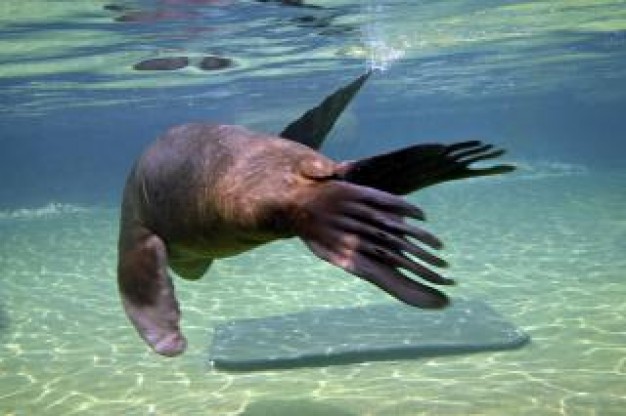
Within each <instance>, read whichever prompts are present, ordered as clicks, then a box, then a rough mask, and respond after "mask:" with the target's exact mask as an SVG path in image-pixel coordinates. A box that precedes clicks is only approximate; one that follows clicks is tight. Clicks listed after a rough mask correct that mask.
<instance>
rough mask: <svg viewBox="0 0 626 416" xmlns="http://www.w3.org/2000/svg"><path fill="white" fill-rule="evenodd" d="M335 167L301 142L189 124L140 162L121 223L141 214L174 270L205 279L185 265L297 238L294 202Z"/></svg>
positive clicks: (235, 128)
mask: <svg viewBox="0 0 626 416" xmlns="http://www.w3.org/2000/svg"><path fill="white" fill-rule="evenodd" d="M336 166H337V164H336V163H334V162H332V161H331V160H330V159H328V158H326V157H324V156H322V155H321V154H319V153H317V152H315V151H313V150H312V149H310V148H308V147H306V146H303V145H301V144H299V143H295V142H292V141H288V140H285V139H281V138H278V137H273V136H269V135H263V134H259V133H254V132H251V131H249V130H247V129H245V128H243V127H239V126H229V125H215V124H186V125H182V126H178V127H175V128H173V129H171V130H170V131H169V132H168V133H166V134H165V135H164V136H163V137H161V138H160V139H159V140H157V141H156V142H155V143H154V144H153V145H152V146H151V147H150V148H148V149H147V150H146V152H145V153H144V154H143V155H142V157H141V158H140V159H139V160H138V162H137V164H136V166H135V168H134V169H133V172H132V174H131V176H130V178H129V181H128V184H127V189H126V191H125V201H126V203H125V205H124V208H123V209H124V212H123V218H126V217H130V216H132V215H133V214H131V213H139V220H140V222H141V223H142V224H144V225H145V226H146V227H147V228H149V229H151V230H155V231H156V232H157V233H158V235H159V236H160V237H161V238H162V239H163V240H164V241H166V242H167V246H168V255H169V261H170V264H174V265H176V264H180V265H181V266H180V267H179V268H178V269H177V268H176V266H174V269H175V270H176V271H177V272H179V274H180V275H182V276H183V277H188V278H193V277H199V276H194V275H193V273H191V272H185V270H184V267H183V265H184V264H185V263H189V262H193V261H194V260H203V259H216V258H222V257H228V256H233V255H236V254H239V253H241V252H244V251H247V250H250V249H252V248H254V247H256V246H258V245H260V244H263V243H266V242H268V241H271V240H274V239H277V238H286V237H292V236H294V235H295V233H294V230H293V224H292V222H293V219H292V218H291V216H292V214H295V212H292V210H295V209H296V205H297V204H296V202H297V201H302V200H303V199H306V198H307V196H306V195H305V194H306V193H311V192H315V190H314V189H315V187H316V185H317V182H318V181H317V180H316V179H315V178H314V177H313V176H315V175H316V174H317V175H318V176H319V177H322V176H324V175H329V174H331V173H332V172H333V170H334V169H335V168H336ZM307 171H308V173H309V175H311V177H306V172H307ZM127 211H129V212H128V213H127ZM135 215H136V214H135Z"/></svg>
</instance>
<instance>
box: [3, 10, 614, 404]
mask: <svg viewBox="0 0 626 416" xmlns="http://www.w3.org/2000/svg"><path fill="white" fill-rule="evenodd" d="M0 34H1V35H0V181H1V186H0V413H1V414H3V415H83V414H84V415H112V414H121V415H246V416H253V415H257V416H258V415H271V416H274V415H278V416H285V415H301V416H308V415H338V416H344V415H345V416H347V415H355V416H356V415H380V416H382V415H407V416H409V415H568V416H582V415H622V414H624V409H626V256H625V255H624V248H625V247H626V246H625V244H624V241H626V158H625V155H626V117H625V114H626V70H625V68H626V1H618V0H594V1H588V0H585V1H583V0H553V1H504V0H502V1H491V0H488V1H487V0H481V1H478V0H451V1H445V2H444V1H434V0H419V1H410V0H83V1H71V0H54V1H50V0H4V1H2V2H0ZM367 71H371V75H370V76H369V78H368V79H367V82H365V83H364V85H362V86H361V88H360V91H358V94H355V96H354V97H349V98H347V101H349V102H348V103H347V106H346V108H345V109H343V112H341V111H340V112H341V114H340V115H339V116H338V120H337V123H336V124H335V125H334V127H333V128H332V130H331V131H330V133H329V134H328V135H327V137H325V140H324V142H323V145H322V146H321V149H320V152H321V153H323V154H324V155H326V156H327V157H329V158H331V159H333V160H336V161H344V160H346V161H351V160H359V159H363V158H370V157H372V156H374V155H378V154H381V153H387V152H390V151H393V150H396V149H399V148H403V147H407V146H412V145H415V144H423V143H444V144H452V143H456V142H463V141H467V140H481V141H483V142H485V143H489V144H493V145H495V147H496V148H497V149H505V150H506V153H505V154H504V155H501V156H499V157H498V159H497V160H484V161H483V160H478V161H477V163H476V166H475V167H476V168H477V169H479V168H481V167H489V166H494V165H498V164H511V165H515V166H516V169H515V171H513V172H510V173H506V174H502V175H493V176H487V177H481V178H470V179H464V180H459V181H450V182H446V183H443V184H437V185H436V186H432V187H428V188H427V189H424V190H419V191H417V192H411V193H410V194H409V195H407V196H406V200H407V201H409V202H410V203H412V204H414V205H416V206H418V207H420V208H421V209H423V211H424V212H425V214H426V216H427V221H425V222H420V221H415V222H413V221H412V220H411V221H410V223H411V224H415V225H417V226H419V227H420V228H423V229H425V230H428V231H429V232H431V233H433V234H434V235H436V236H437V237H438V238H439V239H441V240H442V241H443V243H444V247H443V249H441V250H435V251H433V253H435V254H436V255H437V256H440V257H442V258H443V259H445V260H446V261H447V262H448V263H449V264H450V267H449V268H447V269H439V268H437V267H434V268H433V270H437V271H438V272H439V273H442V274H443V275H444V276H446V277H451V278H454V279H455V281H456V282H457V283H456V285H455V286H438V287H439V288H440V289H442V290H443V291H444V292H445V293H447V295H448V296H449V297H450V299H451V305H450V306H449V307H448V308H444V309H437V310H427V309H419V308H413V307H410V306H406V305H404V304H402V303H401V302H400V301H398V300H397V299H395V298H394V297H392V296H390V295H389V294H387V293H385V292H384V291H383V290H380V289H379V288H377V287H376V286H375V285H372V284H370V283H368V282H367V281H365V280H363V279H359V278H358V277H356V276H354V275H353V274H350V273H347V272H346V271H343V270H342V269H341V268H339V267H336V266H334V265H332V264H329V263H327V262H324V261H322V260H320V259H319V258H318V257H317V256H316V255H315V254H313V253H312V252H311V250H310V249H309V248H308V247H307V245H306V244H305V243H304V242H303V241H302V240H300V239H297V238H292V239H284V240H282V241H276V242H274V243H272V244H267V245H263V246H261V247H259V248H257V249H255V250H251V251H248V252H245V253H242V254H240V255H237V256H233V257H228V258H224V259H218V260H216V261H214V262H213V264H212V265H211V267H210V270H208V272H207V273H206V275H204V276H203V278H202V279H199V280H193V281H192V280H189V279H182V278H180V277H179V276H176V275H175V274H174V273H172V278H173V283H174V285H175V287H176V294H177V298H178V301H179V302H180V313H181V316H182V318H181V322H180V326H181V330H182V331H183V332H184V334H185V336H186V338H187V349H186V351H185V352H184V354H182V355H179V356H177V357H164V356H162V355H159V354H157V353H155V352H154V351H152V350H151V349H150V348H149V347H147V346H146V344H145V343H144V341H143V340H142V339H141V338H140V336H138V334H137V331H135V329H134V327H133V324H131V322H130V321H129V319H128V318H127V317H126V315H125V313H124V307H123V305H122V302H121V301H120V295H119V292H118V283H117V262H118V246H117V245H118V233H119V227H120V205H121V202H122V192H123V189H124V184H125V181H126V178H127V175H128V174H129V172H130V170H131V168H132V166H133V163H134V161H135V160H136V159H137V158H138V156H139V155H140V154H141V152H142V151H143V149H145V148H146V147H147V146H148V145H149V144H150V143H152V142H153V140H154V139H155V138H157V137H159V136H160V135H162V134H163V133H164V132H165V131H167V130H168V129H169V128H171V127H172V126H176V125H180V124H184V123H190V122H201V121H202V122H211V123H222V124H235V125H241V126H245V127H246V128H248V129H251V130H254V131H258V132H263V133H266V134H271V135H279V134H281V132H283V129H285V127H286V126H288V125H289V124H290V123H292V122H293V121H294V120H297V119H299V117H301V116H302V114H304V113H305V112H306V111H307V110H309V109H312V108H314V107H315V106H317V105H318V104H319V103H320V102H322V100H324V98H325V97H328V96H330V95H331V94H333V93H334V92H335V91H338V89H340V88H342V87H345V86H346V85H349V84H350V83H352V82H353V81H354V80H355V79H357V78H358V77H359V76H361V75H362V74H364V73H366V72H367ZM350 98H351V99H350ZM397 176H398V177H399V178H398V180H400V179H401V177H402V173H399V174H398V175H397ZM407 176H408V173H407ZM271 188H272V187H271V186H269V187H268V189H271ZM259 197H260V198H262V197H263V195H259ZM415 279H416V280H417V281H422V282H424V279H420V278H419V277H416V278H415ZM426 283H428V282H426ZM433 286H436V285H433ZM398 311H400V312H398ZM259 324H260V326H259ZM255 331H256V332H255ZM329 343H330V344H329ZM331 344H332V346H329V345H331ZM409 347H410V348H409ZM311 351H312V352H311ZM237 354H242V356H241V357H243V358H241V357H240V356H238V355H237ZM307 354H312V355H307ZM315 354H317V355H315ZM303 355H307V357H309V359H308V361H306V360H303V359H302V356H303ZM294 357H295V358H294ZM311 357H313V358H311ZM329 357H330V358H329ZM241 359H243V360H244V361H241ZM278 359H284V360H283V361H282V362H281V363H282V364H276V363H277V361H276V360H278ZM238 360H239V361H238ZM245 360H248V361H245ZM237 363H239V364H240V365H239V366H237V365H236V364H237Z"/></svg>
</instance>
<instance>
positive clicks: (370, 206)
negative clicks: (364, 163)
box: [295, 180, 454, 308]
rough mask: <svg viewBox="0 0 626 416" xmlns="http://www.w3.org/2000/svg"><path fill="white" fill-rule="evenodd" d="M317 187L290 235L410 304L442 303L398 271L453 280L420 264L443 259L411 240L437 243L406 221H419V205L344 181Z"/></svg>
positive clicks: (430, 305)
mask: <svg viewBox="0 0 626 416" xmlns="http://www.w3.org/2000/svg"><path fill="white" fill-rule="evenodd" d="M321 188H322V189H320V191H319V192H317V193H316V194H315V195H314V196H313V197H312V198H311V199H309V200H307V201H303V203H302V207H301V211H300V212H299V215H297V216H296V217H295V229H296V233H297V235H298V236H299V237H300V238H302V239H303V240H304V242H305V243H306V244H307V246H308V247H309V248H310V249H311V251H313V252H314V253H315V254H316V255H317V256H319V257H320V258H322V259H323V260H326V261H328V262H330V263H332V264H334V265H336V266H339V267H341V268H342V269H344V270H346V271H348V272H350V273H352V274H354V275H357V276H359V277H361V278H363V279H365V280H367V281H369V282H371V283H374V284H375V285H377V286H378V287H380V288H381V289H383V290H385V291H386V292H388V293H389V294H391V295H392V296H394V297H396V298H397V299H399V300H401V301H403V302H406V303H408V304H410V305H413V306H418V307H422V308H438V307H443V306H445V305H446V304H447V303H448V301H447V298H446V296H445V295H444V294H443V293H441V292H440V291H438V290H436V289H434V288H432V287H430V286H428V285H424V284H422V283H419V282H417V281H415V280H412V279H410V278H409V277H407V276H405V275H404V274H402V273H401V272H400V271H399V270H398V269H405V270H407V271H409V272H411V273H413V274H415V275H417V276H420V277H421V278H423V279H424V280H427V281H429V282H431V283H434V284H441V285H450V284H454V281H453V280H451V279H447V278H445V277H442V276H440V275H439V274H438V273H436V272H434V271H433V270H431V269H430V268H429V267H428V266H426V265H425V264H428V265H432V266H437V267H445V266H446V263H445V262H444V261H443V260H441V259H439V258H438V257H436V256H434V255H433V254H431V253H429V252H428V251H426V250H425V249H424V248H422V247H420V246H419V245H417V244H416V243H415V242H414V241H413V240H416V241H418V242H421V243H423V244H425V245H427V246H429V247H431V248H440V247H441V246H442V244H441V242H440V241H439V240H438V239H437V238H436V237H435V236H433V235H432V234H430V233H428V232H426V231H424V230H422V229H420V228H418V227H415V226H413V225H410V224H408V223H407V222H406V218H407V217H408V218H415V219H423V213H422V212H421V210H419V208H417V207H415V206H414V205H411V204H409V203H408V202H406V201H404V200H403V199H401V198H399V197H397V196H394V195H391V194H388V193H386V192H381V191H378V190H375V189H372V188H366V187H362V186H358V185H353V184H350V183H347V182H342V181H335V180H330V181H327V182H325V183H324V184H323V186H321ZM409 237H410V238H411V239H412V240H410V239H409ZM408 255H410V257H409V256H408ZM424 263H425V264H424Z"/></svg>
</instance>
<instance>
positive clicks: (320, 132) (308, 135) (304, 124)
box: [280, 71, 371, 150]
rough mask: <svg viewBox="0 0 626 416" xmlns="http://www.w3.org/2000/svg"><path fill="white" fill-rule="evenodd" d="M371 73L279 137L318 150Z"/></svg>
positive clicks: (341, 91) (302, 117)
mask: <svg viewBox="0 0 626 416" xmlns="http://www.w3.org/2000/svg"><path fill="white" fill-rule="evenodd" d="M370 74H371V71H368V72H366V73H365V74H363V75H361V76H360V77H358V78H357V79H356V80H354V81H352V82H351V83H350V84H348V85H346V86H345V87H343V88H340V89H338V90H337V91H335V92H334V93H332V94H331V95H329V96H328V97H326V98H325V99H324V101H323V102H322V103H321V104H320V105H318V106H317V107H315V108H312V109H310V110H309V111H307V112H306V113H304V115H302V116H301V117H300V118H299V119H297V120H296V121H294V122H293V123H291V124H290V125H289V126H287V127H286V128H285V130H283V131H282V133H280V137H282V138H284V139H289V140H293V141H294V142H298V143H300V144H304V145H306V146H309V147H310V148H312V149H316V150H317V149H319V148H320V147H321V146H322V143H324V139H325V138H326V136H327V135H328V133H329V132H330V130H331V129H332V128H333V126H334V125H335V122H336V121H337V119H338V118H339V116H340V115H341V113H342V112H343V110H344V109H345V108H346V107H347V106H348V104H350V101H352V98H353V97H354V96H355V95H356V93H357V92H358V91H359V90H360V89H361V87H362V86H363V84H364V83H365V81H366V80H367V78H369V76H370Z"/></svg>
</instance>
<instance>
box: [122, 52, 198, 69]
mask: <svg viewBox="0 0 626 416" xmlns="http://www.w3.org/2000/svg"><path fill="white" fill-rule="evenodd" d="M187 65H189V58H187V57H186V56H175V57H171V58H153V59H146V60H145V61H141V62H139V63H137V64H135V65H134V66H133V69H135V70H136V71H174V70H176V69H181V68H184V67H186V66H187Z"/></svg>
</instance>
